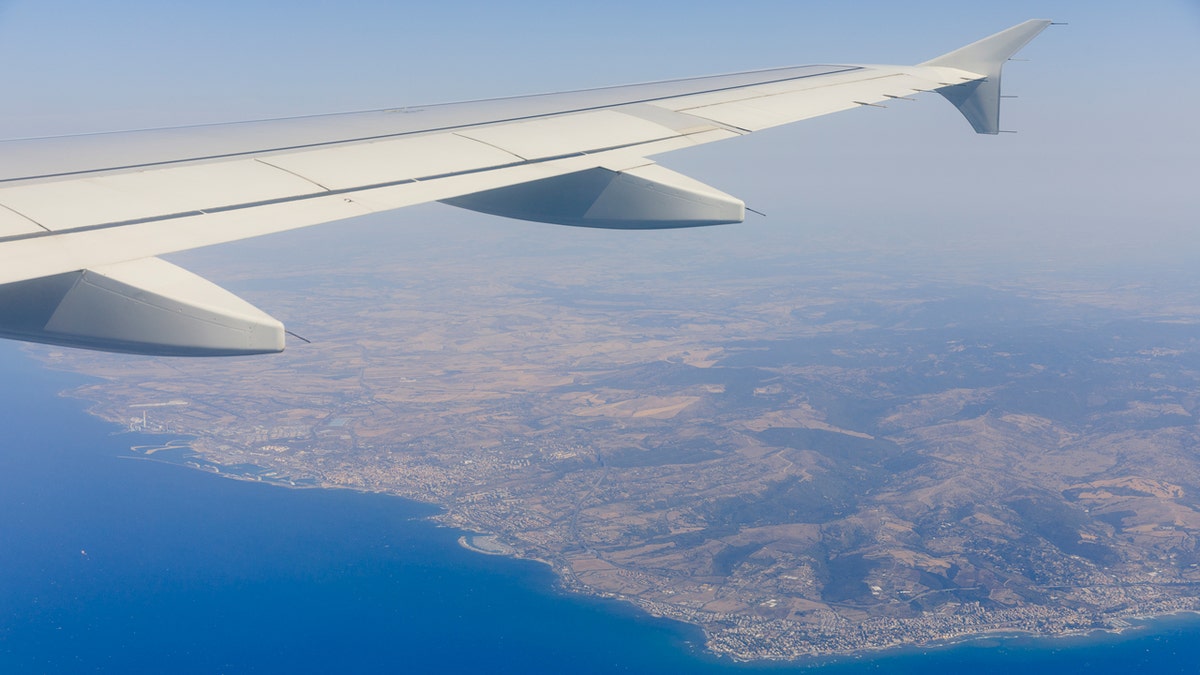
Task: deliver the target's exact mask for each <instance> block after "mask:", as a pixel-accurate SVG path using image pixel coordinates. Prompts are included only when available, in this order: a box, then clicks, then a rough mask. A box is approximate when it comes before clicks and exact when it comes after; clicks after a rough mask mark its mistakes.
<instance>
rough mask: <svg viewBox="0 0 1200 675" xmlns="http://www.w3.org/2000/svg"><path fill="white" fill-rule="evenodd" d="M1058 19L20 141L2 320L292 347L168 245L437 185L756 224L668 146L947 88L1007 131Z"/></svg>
mask: <svg viewBox="0 0 1200 675" xmlns="http://www.w3.org/2000/svg"><path fill="white" fill-rule="evenodd" d="M1049 23H1050V22H1049V21H1045V20H1032V21H1027V22H1025V23H1022V24H1019V25H1017V26H1014V27H1012V28H1010V29H1008V30H1005V31H1002V32H1000V33H997V34H996V35H993V36H991V37H989V38H985V39H983V40H980V41H978V42H976V43H973V44H971V45H968V46H966V47H963V48H961V49H958V50H955V51H953V52H950V53H948V54H945V55H943V56H941V57H938V58H936V59H933V60H931V61H927V62H925V63H922V64H920V65H916V66H877V65H871V66H867V65H846V66H839V65H829V66H803V67H797V68H780V69H772V70H763V71H754V72H748V73H738V74H733V75H721V76H715V77H705V78H693V79H687V80H674V81H668V82H657V83H649V84H642V85H632V86H625V87H612V88H604V89H593V90H586V91H578V92H568V93H563V94H549V95H541V96H526V97H516V98H510V99H497V100H491V101H479V102H473V103H464V104H451V105H442V106H427V107H420V108H411V109H410V108H402V109H395V110H384V111H375V112H369V113H351V114H343V115H327V116H317V117H308V118H294V119H282V120H268V121H262V122H250V123H240V124H230V125H210V126H203V127H190V128H179V129H160V130H151V131H141V132H125V133H117V134H94V135H89V136H77V137H60V138H46V139H26V140H18V141H8V142H4V143H0V337H11V338H15V339H22V340H31V341H38V342H51V343H54V344H64V345H69V346H77V347H84V348H89V349H104V350H111V351H124V352H136V353H155V354H173V355H223V354H246V353H264V352H275V351H280V350H282V348H283V329H282V325H281V324H279V323H278V322H277V321H275V320H274V319H272V318H271V317H269V316H267V315H265V314H263V313H262V312H260V311H259V310H257V309H255V308H253V307H251V306H250V305H248V304H246V303H244V302H243V301H241V300H240V299H238V298H236V297H234V296H231V295H229V294H228V293H226V292H225V291H223V290H221V289H219V288H217V287H215V286H212V284H209V283H208V282H206V281H204V280H203V279H200V278H199V277H195V276H194V275H191V274H190V273H188V272H185V271H183V270H180V269H179V268H176V267H174V266H172V265H169V264H168V263H165V262H162V261H159V260H157V259H155V258H154V256H158V255H161V254H165V253H170V252H174V251H181V250H186V249H190V248H196V247H200V246H207V245H211V244H218V243H223V242H227V241H234V240H238V239H245V238H249V237H254V236H259V235H263V234H269V233H273V232H280V231H285V230H289V229H295V228H299V227H305V226H308V225H314V224H318V223H324V222H330V221H334V220H341V219H345V218H351V217H355V216H359V215H363V214H366V213H373V212H378V211H386V210H391V209H396V208H400V207H403V206H408V205H412V204H418V203H422V202H429V201H443V202H445V203H448V204H451V205H454V206H459V207H463V208H468V209H473V210H477V211H482V212H485V213H492V214H496V215H502V216H508V217H513V218H521V219H527V220H538V221H543V222H550V223H558V224H564V225H575V226H585V227H603V228H621V229H658V228H667V227H694V226H701V225H712V224H720V223H731V222H740V221H741V220H742V217H743V214H744V211H743V209H744V206H743V204H742V202H741V201H740V200H738V199H736V198H734V197H731V196H729V195H726V194H724V193H723V192H720V191H719V190H716V189H714V188H711V187H709V186H707V185H704V184H702V183H699V182H697V181H695V180H692V179H690V178H688V177H686V176H681V175H679V174H676V173H674V172H671V171H669V170H667V169H664V168H662V167H659V166H657V165H656V164H654V162H653V161H652V160H651V159H649V158H650V157H653V156H656V155H658V154H661V153H664V152H669V151H671V150H676V149H679V148H684V147H690V146H694V145H699V144H702V143H708V142H712V141H717V140H723V139H727V138H734V137H737V136H740V135H744V134H747V133H751V132H754V131H759V130H761V129H766V128H769V127H773V126H778V125H781V124H788V123H792V122H796V121H800V120H804V119H808V118H811V117H817V116H820V115H826V114H829V113H833V112H838V111H841V110H847V109H851V108H856V107H860V106H864V105H877V104H879V103H882V102H886V101H888V100H890V99H896V98H908V97H910V96H912V95H913V94H915V93H918V92H931V91H936V92H938V93H939V94H941V95H942V96H944V97H945V98H947V99H948V100H949V101H950V102H951V103H953V104H954V105H955V106H956V107H958V109H959V110H960V111H961V112H962V114H963V115H964V117H966V119H967V120H968V121H969V122H970V123H971V125H972V127H974V129H975V130H976V131H977V132H979V133H986V134H990V133H996V132H997V131H998V130H999V129H998V124H999V102H1000V96H999V91H1000V89H999V87H1000V70H1001V68H1002V66H1003V64H1004V62H1005V61H1007V60H1008V58H1009V57H1010V56H1011V55H1012V54H1013V53H1015V52H1016V51H1017V50H1019V49H1020V48H1021V47H1023V46H1024V45H1025V44H1027V43H1028V42H1029V41H1030V40H1032V39H1033V38H1034V37H1035V36H1036V35H1037V34H1038V33H1040V32H1041V31H1042V30H1043V29H1045V28H1046V26H1048V25H1049ZM39 321H42V322H43V323H41V324H39Z"/></svg>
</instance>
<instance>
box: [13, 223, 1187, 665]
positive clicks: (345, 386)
mask: <svg viewBox="0 0 1200 675" xmlns="http://www.w3.org/2000/svg"><path fill="white" fill-rule="evenodd" d="M437 214H438V215H439V216H444V214H445V212H444V211H438V212H437ZM490 225H491V228H490V229H489V228H486V227H481V228H477V229H472V230H469V231H466V230H460V231H457V233H456V232H455V231H454V230H451V233H450V234H444V235H442V236H440V237H438V236H434V235H425V236H423V237H422V236H417V235H416V234H414V233H411V232H408V233H406V232H395V233H381V232H379V231H377V230H375V231H366V230H370V229H371V228H368V227H366V226H357V227H358V228H359V230H355V231H354V232H355V234H356V236H355V237H353V238H352V239H353V240H354V241H361V240H364V239H365V240H367V243H358V244H354V243H346V242H338V241H335V239H336V238H335V237H333V236H332V235H331V234H330V232H331V231H330V230H327V229H325V230H322V231H320V232H319V233H300V234H296V235H291V237H292V238H290V239H280V238H271V239H268V240H263V241H262V242H251V243H248V244H243V245H240V247H226V248H224V249H216V250H214V251H205V252H199V253H193V254H190V255H189V256H188V257H187V258H185V259H181V262H183V264H185V266H188V267H190V268H192V269H194V270H195V271H197V272H199V273H202V274H205V275H206V276H210V277H212V278H214V279H215V280H217V281H219V282H221V283H223V284H224V285H226V286H227V287H229V288H230V289H231V290H234V291H235V292H238V293H240V294H242V295H243V296H245V297H247V298H248V299H250V300H251V301H253V302H255V303H256V304H258V305H259V306H261V307H263V308H264V309H266V310H267V311H269V312H271V313H273V314H275V315H277V316H280V317H281V318H283V319H285V320H287V321H288V323H289V327H291V328H292V329H293V330H296V331H297V332H299V333H300V334H302V335H304V336H305V337H307V338H309V339H311V340H312V344H303V343H300V342H293V343H292V344H291V345H290V346H289V349H288V351H286V352H285V353H283V354H281V355H278V356H270V357H255V358H244V359H215V360H185V359H152V358H139V357H128V356H115V355H105V354H95V353H88V352H79V351H68V350H56V349H49V348H37V350H38V351H37V353H38V354H40V355H41V357H42V358H43V359H44V360H45V361H47V362H48V363H50V364H51V365H53V366H54V367H56V368H63V369H70V370H73V371H79V372H83V373H87V374H89V375H93V376H95V377H97V378H98V379H97V380H96V382H95V383H94V384H90V385H87V386H85V387H82V388H80V389H78V390H75V391H73V392H71V395H73V396H78V397H81V398H84V399H88V400H89V401H92V402H93V403H94V405H93V408H92V411H93V412H94V413H95V414H96V415H99V416H101V417H103V418H105V419H107V420H110V421H112V422H113V423H114V424H116V425H120V426H121V427H122V428H128V429H130V430H135V431H141V430H146V431H151V432H164V433H167V434H170V435H172V436H187V437H189V438H190V439H191V440H190V449H191V451H190V453H188V452H180V451H175V452H166V451H164V452H160V453H157V454H156V455H155V458H156V459H166V460H167V461H178V462H184V463H187V464H189V465H191V466H194V467H197V468H201V469H204V470H209V471H217V472H220V473H222V474H226V475H229V476H231V477H237V478H244V479H252V480H264V481H272V482H275V483H280V484H284V485H295V486H314V487H340V488H350V489H356V490H367V491H374V492H384V493H390V494H395V495H399V496H402V497H406V498H410V499H415V500H420V501H423V502H429V503H433V504H437V505H439V506H441V507H442V508H443V509H444V513H443V514H442V515H441V516H439V518H440V520H441V521H442V522H444V523H445V524H447V525H452V526H454V527H458V528H462V529H465V530H468V531H471V532H475V533H479V534H480V535H485V534H486V535H494V536H495V539H494V540H484V541H487V542H489V543H488V547H489V548H490V549H491V550H499V551H507V550H509V549H507V548H505V546H507V547H511V551H512V552H513V554H515V555H519V556H522V557H527V558H535V559H540V560H543V561H545V562H547V563H548V564H550V565H551V566H553V568H554V570H555V571H556V572H557V573H558V575H559V577H560V579H561V580H562V584H563V585H564V587H565V588H567V589H570V590H572V591H576V592H580V593H587V594H594V595H602V596H609V597H616V598H621V599H624V600H627V601H629V602H631V603H635V604H636V605H638V606H639V607H642V608H644V609H645V610H646V611H648V612H651V613H653V614H656V615H662V616H667V617H672V618H675V619H678V620H681V621H686V622H691V623H694V624H698V625H700V626H702V627H703V628H704V629H705V631H706V634H707V636H708V646H709V648H710V649H712V650H713V651H715V652H717V653H721V654H727V655H731V656H734V657H736V658H742V659H791V658H797V657H801V656H805V655H814V654H831V653H847V652H854V651H859V650H864V649H878V648H884V647H889V646H894V645H904V644H927V643H936V642H939V641H947V640H955V639H961V638H965V637H971V636H977V635H981V634H984V633H988V632H994V631H1026V632H1031V633H1036V634H1043V635H1061V634H1067V633H1072V632H1078V631H1082V630H1090V629H1093V628H1104V629H1120V628H1121V627H1123V626H1126V625H1128V624H1127V620H1128V619H1130V618H1131V617H1136V616H1146V615H1156V614H1164V613H1170V612H1175V611H1182V610H1196V609H1200V568H1198V567H1197V565H1200V551H1198V550H1197V535H1198V534H1200V453H1198V452H1197V451H1198V450H1200V441H1198V437H1200V434H1198V427H1197V425H1196V417H1195V415H1196V414H1197V412H1198V410H1200V328H1198V327H1200V323H1198V322H1200V304H1197V303H1195V302H1193V301H1192V298H1195V297H1196V293H1195V290H1196V287H1197V286H1196V285H1195V284H1193V285H1192V286H1191V287H1189V288H1186V289H1180V288H1178V287H1172V290H1169V291H1168V290H1164V288H1163V287H1161V286H1155V285H1154V284H1152V283H1149V282H1146V283H1142V284H1137V283H1123V284H1118V283H1115V282H1112V281H1107V280H1104V279H1102V278H1101V279H1089V277H1087V276H1086V275H1082V274H1072V273H1069V272H1068V271H1062V270H1057V269H1054V268H1052V267H1046V268H1043V269H1035V270H1023V271H1022V272H1021V274H1020V275H1018V276H1014V277H1012V278H1006V277H1005V276H1004V275H1003V274H1000V275H996V274H993V275H992V276H991V277H990V278H989V276H988V274H986V273H983V272H979V271H972V269H971V267H972V266H971V265H970V264H969V263H964V264H963V265H961V266H959V267H957V268H954V269H945V268H936V267H932V266H923V265H922V263H921V262H920V261H919V260H909V261H908V262H906V263H903V264H902V263H901V262H900V261H898V260H897V259H896V258H904V256H902V255H898V256H895V257H892V256H891V255H889V254H888V253H886V252H881V253H878V254H875V255H865V254H863V253H862V251H860V250H850V248H847V247H842V248H839V247H838V245H836V244H828V242H826V244H827V245H824V246H821V247H817V246H809V245H810V244H812V243H813V242H804V243H805V246H804V247H801V246H794V247H792V248H790V249H788V250H779V249H778V248H775V247H772V246H769V245H768V246H759V245H755V243H754V242H752V241H749V240H748V239H747V238H746V237H748V236H749V235H746V234H745V233H747V232H750V233H753V230H742V231H741V232H742V234H738V231H737V230H736V228H733V229H732V233H730V232H729V231H727V232H724V233H717V234H704V233H701V234H674V233H666V234H658V233H652V234H628V233H593V232H578V231H567V230H563V229H556V228H552V227H549V226H545V227H539V226H520V227H519V228H518V229H517V230H516V231H517V232H521V233H525V234H524V237H525V238H524V239H520V238H519V237H518V238H517V240H514V238H513V237H512V236H510V235H506V234H505V232H504V230H505V226H506V224H505V223H498V222H496V221H490ZM776 237H777V238H778V235H776ZM751 238H752V237H751ZM279 242H283V243H282V244H280V243H279ZM335 246H342V247H345V248H346V251H345V253H344V254H341V253H340V254H339V255H338V256H337V258H336V260H326V259H323V258H322V256H321V255H319V254H318V253H319V252H321V251H323V250H326V249H329V248H332V247H335ZM281 249H285V251H281ZM801 249H803V250H801ZM231 250H232V251H234V252H235V253H236V256H234V257H235V259H230V260H227V259H226V258H228V257H229V251H231ZM143 416H144V417H143ZM143 420H144V421H143ZM468 539H469V537H468Z"/></svg>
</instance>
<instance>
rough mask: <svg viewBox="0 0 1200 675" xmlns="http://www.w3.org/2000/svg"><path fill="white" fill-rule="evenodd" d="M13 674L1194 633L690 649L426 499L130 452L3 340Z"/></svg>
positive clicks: (422, 665) (1062, 669)
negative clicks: (439, 516)
mask: <svg viewBox="0 0 1200 675" xmlns="http://www.w3.org/2000/svg"><path fill="white" fill-rule="evenodd" d="M0 381H2V382H3V383H4V385H3V390H2V391H0V429H2V434H0V439H2V440H0V673H27V672H28V673H76V672H118V673H126V672H171V673H218V672H220V673H242V672H248V673H273V672H289V673H295V672H500V673H504V672H510V673H559V672H573V673H657V672H694V673H746V672H771V673H777V672H785V671H792V670H804V671H805V672H816V673H819V674H820V675H826V674H830V675H833V674H837V675H849V674H854V673H864V672H889V673H917V672H921V673H929V672H961V671H964V670H968V669H969V670H972V671H974V672H975V673H1002V672H1004V673H1007V672H1012V671H1013V670H1014V669H1021V670H1023V671H1024V672H1025V673H1069V672H1088V673H1118V672H1120V673H1127V672H1160V673H1166V672H1181V673H1182V672H1188V673H1191V672H1196V671H1197V669H1198V668H1197V666H1198V664H1200V622H1197V621H1195V620H1168V621H1164V622H1159V623H1156V624H1155V625H1154V626H1153V627H1152V628H1151V629H1148V630H1146V631H1143V632H1140V633H1138V634H1136V635H1127V636H1122V637H1120V638H1111V637H1109V638H1086V639H1079V640H1073V641H1066V642H1064V641H1044V640H1028V639H1023V640H994V641H988V642H982V643H972V644H968V645H961V646H956V647H949V648H944V649H937V650H930V651H924V652H922V651H911V652H907V653H899V654H892V655H888V656H884V657H877V658H872V659H857V660H856V659H849V660H844V661H841V662H835V663H831V664H824V665H821V666H819V667H814V666H812V665H808V666H804V667H802V668H795V667H778V666H776V667H771V666H766V667H762V666H746V665H740V664H734V663H729V662H725V661H719V660H715V659H712V658H710V657H707V656H704V655H703V654H701V653H699V652H698V651H697V649H696V648H695V647H696V644H697V643H698V642H699V641H700V640H701V636H700V634H699V633H698V631H696V630H695V629H693V628H691V627H688V626H683V625H680V624H675V623H671V622H665V621H659V620H654V619H651V618H649V617H646V616H644V615H642V614H640V613H638V612H636V611H634V610H632V609H631V608H629V607H628V606H626V605H624V604H621V603H617V602H607V601H596V600H589V599H585V598H578V597H574V596H565V595H562V594H560V593H558V592H556V591H555V590H554V585H553V576H552V575H551V573H550V572H549V570H548V569H547V568H545V567H544V566H542V565H540V564H537V563H530V562H523V561H515V560H508V559H504V558H497V557H491V556H481V555H477V554H474V553H471V552H469V551H466V550H464V549H462V548H460V547H459V546H458V545H457V543H456V539H457V537H458V534H459V533H457V532H455V531H453V530H447V529H442V528H437V527H434V526H433V525H431V524H429V523H428V522H426V521H423V520H421V516H423V515H425V514H428V513H430V512H431V511H430V509H429V508H428V507H424V506H421V505H417V504H413V503H411V502H407V501H404V500H400V499H395V498H390V497H384V496H379V495H365V494H358V493H351V492H343V491H333V490H289V489H284V488H279V487H274V486H270V485H264V484H259V483H250V482H242V481H233V480H227V479H224V478H219V477H216V476H212V475H209V474H205V473H202V472H198V471H192V470H188V469H185V468H182V467H179V466H175V465H170V464H165V463H161V462H151V461H145V460H139V459H132V458H130V453H129V451H128V449H129V447H130V446H131V445H134V444H138V443H139V441H140V440H145V441H146V442H148V443H154V442H157V441H160V440H161V439H138V438H137V437H134V436H131V435H116V436H114V435H112V428H111V427H110V426H109V425H106V424H104V423H101V422H100V421H98V420H95V419H93V418H91V417H89V416H87V415H86V414H85V412H84V411H83V405H82V404H81V403H80V402H78V401H74V400H70V399H63V398H59V397H58V396H57V393H58V392H59V391H61V390H63V389H65V388H68V387H69V386H71V385H73V384H77V383H78V382H79V378H77V377H73V376H68V375H64V374H60V373H54V372H50V371H47V370H45V369H44V368H42V367H41V366H40V365H38V364H37V363H35V362H34V361H32V360H31V359H29V358H28V357H27V356H26V355H24V354H23V353H22V352H21V351H20V350H19V348H18V347H17V346H16V345H15V344H12V343H7V342H0Z"/></svg>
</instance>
